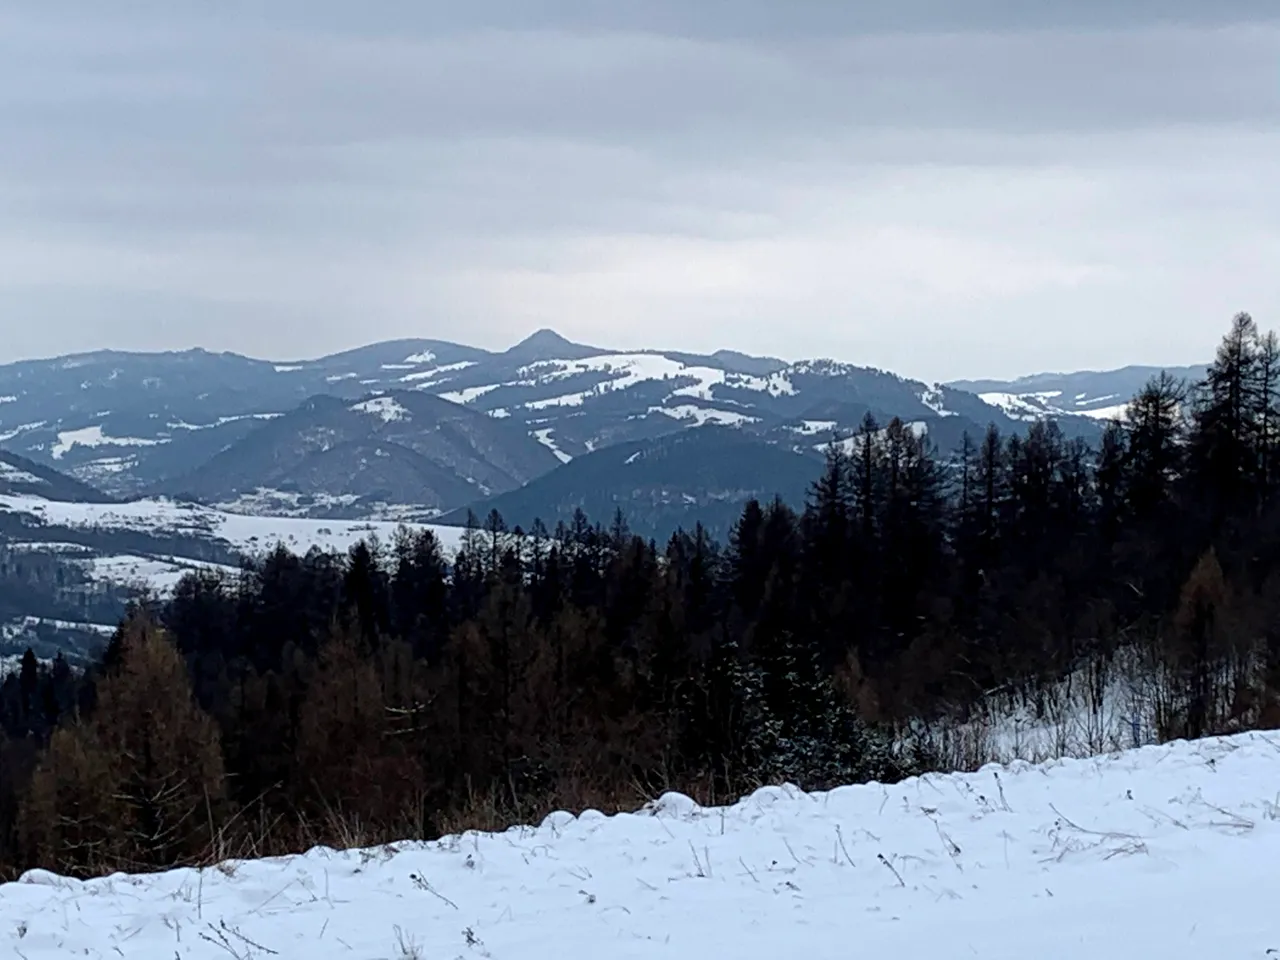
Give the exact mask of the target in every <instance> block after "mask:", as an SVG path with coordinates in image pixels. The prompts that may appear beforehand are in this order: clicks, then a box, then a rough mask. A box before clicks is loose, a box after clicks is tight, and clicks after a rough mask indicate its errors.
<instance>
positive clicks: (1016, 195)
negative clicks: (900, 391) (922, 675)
mask: <svg viewBox="0 0 1280 960" xmlns="http://www.w3.org/2000/svg"><path fill="white" fill-rule="evenodd" d="M961 7H963V8H964V16H963V17H961V15H960V13H959V12H958V11H959V9H960V8H961ZM1273 10H1274V4H1272V3H1265V4H1264V3H1243V2H1242V3H1234V4H1231V3H1219V4H1203V3H1194V4H1192V3H1189V2H1188V3H1184V4H1178V3H1168V2H1161V3H1155V2H1148V3H1142V2H1123V3H1115V2H1108V3H1102V2H1093V3H1074V4H1050V3H1036V4H1029V3H1025V2H1019V3H1013V2H997V0H987V2H982V3H970V4H955V3H944V2H941V0H934V2H924V0H916V2H908V3H895V4H888V3H885V4H865V5H864V4H832V3H827V2H819V0H802V2H796V3H791V4H776V3H772V2H765V0H733V2H729V0H700V2H699V3H696V4H686V3H676V2H675V0H661V2H651V3H645V4H630V5H621V4H614V3H604V2H594V3H592V2H576V3H575V2H570V0H561V2H536V0H525V2H516V0H509V2H507V3H498V2H493V0H488V2H479V3H469V4H465V5H464V4H436V3H428V4H423V3H408V2H403V3H392V2H383V3H377V2H374V3H371V4H362V5H359V6H357V5H354V4H346V3H338V2H336V0H323V2H317V0H311V2H308V3H306V4H303V3H301V2H295V0H277V2H273V3H271V4H250V3H247V2H242V3H234V4H227V5H223V6H219V7H217V8H216V13H215V12H214V8H213V7H212V6H211V5H200V6H199V7H197V6H196V5H194V4H192V5H184V4H180V3H179V4H174V3H168V4H159V3H154V4H147V3H142V2H136V0H122V2H121V3H119V4H112V5H111V6H110V7H109V8H107V7H102V6H99V5H96V4H93V5H91V4H89V3H87V2H84V0H80V2H66V3H60V4H49V5H48V6H47V7H46V8H30V9H28V11H26V12H21V13H19V12H7V11H6V9H5V6H4V2H3V0H0V129H3V130H4V131H5V135H4V137H3V138H0V212H3V214H4V217H3V219H0V318H3V319H0V326H2V327H3V328H4V332H5V335H4V336H3V337H0V361H3V360H6V359H12V358H16V357H18V356H24V355H35V354H48V353H54V352H63V351H68V350H75V349H83V348H88V347H95V346H104V345H116V346H129V347H144V348H145V347H154V348H171V347H184V346H189V345H193V344H197V343H199V344H203V345H206V346H209V347H212V348H219V349H221V348H227V349H238V350H242V351H245V352H250V353H257V354H264V355H271V356H296V355H309V354H316V353H320V352H324V351H327V350H330V349H334V348H338V347H341V346H347V345H350V344H353V343H356V342H359V341H361V340H366V339H369V338H373V337H379V336H387V337H390V336H410V335H423V336H444V337H455V338H457V339H462V340H467V341H470V342H477V343H481V344H483V345H487V346H501V345H504V344H505V343H507V342H509V341H510V340H512V339H514V338H517V337H519V336H522V335H523V334H525V333H527V332H529V330H531V329H532V328H533V327H535V326H540V325H544V324H551V325H554V326H556V327H557V328H559V329H560V330H562V332H565V333H566V334H568V335H573V336H578V337H581V338H583V339H591V340H595V341H599V342H604V343H608V344H614V345H618V346H621V347H638V346H645V345H665V346H679V347H686V348H690V349H701V348H715V347H719V346H726V345H728V346H734V347H737V348H740V349H747V350H759V351H762V352H772V353H776V354H780V355H784V356H800V355H813V354H832V355H837V356H841V357H843V358H846V359H849V360H853V361H858V362H867V363H875V364H879V365H884V366H891V367H894V368H896V369H899V370H901V371H902V372H904V373H909V374H914V375H919V376H929V377H934V376H936V377H950V376H961V375H982V374H996V375H998V374H1005V373H1008V374H1014V373H1020V372H1026V371H1028V370H1032V369H1039V368H1043V367H1049V366H1052V367H1068V366H1081V365H1090V366H1099V365H1109V364H1120V363H1125V362H1132V361H1149V362H1189V361H1191V360H1194V359H1199V358H1200V357H1202V356H1203V355H1204V354H1205V353H1206V352H1207V351H1208V350H1209V349H1211V347H1212V345H1213V342H1214V340H1215V339H1216V337H1217V336H1218V334H1219V332H1220V328H1221V327H1222V326H1223V325H1224V323H1225V321H1226V319H1227V318H1228V317H1229V315H1230V313H1231V312H1233V311H1234V310H1236V309H1240V308H1249V309H1252V310H1253V311H1254V312H1255V314H1257V315H1258V317H1259V319H1260V320H1261V321H1262V322H1263V323H1264V324H1266V323H1267V322H1269V321H1270V320H1271V318H1272V317H1274V316H1275V315H1276V314H1277V313H1278V312H1280V310H1278V309H1277V308H1280V291H1277V289H1276V287H1275V284H1274V283H1273V282H1271V281H1270V279H1269V277H1270V276H1271V274H1272V273H1273V272H1274V269H1273V265H1274V263H1275V262H1276V261H1275V258H1276V254H1277V253H1280V231H1278V230H1277V226H1276V225H1277V224H1280V188H1278V187H1277V186H1276V184H1278V183H1280V160H1278V159H1276V158H1280V87H1277V85H1276V83H1275V69H1276V64H1277V62H1280V21H1277V20H1274V19H1273V20H1271V21H1268V20H1267V19H1266V18H1267V17H1268V16H1272V17H1274V16H1275V14H1274V12H1273Z"/></svg>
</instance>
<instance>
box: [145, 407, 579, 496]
mask: <svg viewBox="0 0 1280 960" xmlns="http://www.w3.org/2000/svg"><path fill="white" fill-rule="evenodd" d="M558 464H559V460H557V458H556V457H555V456H554V454H553V453H552V452H551V451H550V450H549V449H547V447H546V446H545V445H543V444H540V443H538V442H537V441H536V440H535V439H533V438H532V437H530V436H528V435H527V434H526V433H524V431H522V430H520V429H519V428H518V427H516V426H513V425H511V424H508V423H504V422H503V421H501V420H496V419H494V418H492V417H486V416H484V415H482V414H479V413H476V412H474V411H472V410H467V409H466V408H464V407H461V406H459V405H457V404H453V403H449V402H447V401H445V400H441V399H440V398H438V397H433V396H430V395H427V394H421V393H407V392H398V393H391V394H383V395H378V396H374V397H369V398H365V399H362V400H358V401H356V402H354V403H353V402H351V401H349V400H344V399H339V398H337V397H331V396H318V397H313V398H311V399H310V400H308V401H307V402H306V403H304V404H303V405H302V406H300V407H298V408H297V409H296V410H293V411H291V412H289V413H287V414H285V415H283V416H281V417H278V418H276V419H273V420H271V421H270V422H268V423H266V424H265V425H263V426H261V427H260V428H259V429H258V430H256V431H254V432H253V433H251V434H250V435H248V436H247V437H245V438H244V439H242V440H240V441H238V442H236V443H235V444H233V445H232V446H230V447H229V448H227V449H226V450H223V451H222V452H221V453H219V454H217V455H216V456H214V457H213V458H212V459H211V460H209V461H208V462H207V463H205V464H203V465H202V466H200V467H199V468H198V469H196V470H194V471H192V472H190V473H188V474H185V475H183V476H181V477H178V478H176V479H174V480H171V481H167V482H165V483H164V484H162V485H160V486H159V487H157V488H156V489H155V490H154V491H152V492H153V493H155V494H170V495H181V496H185V497H191V498H193V499H196V500H199V501H203V502H209V503H222V504H227V503H234V502H237V501H241V500H243V499H245V498H249V499H250V500H254V499H255V498H256V499H257V500H259V501H261V500H264V499H265V500H268V501H270V500H271V499H273V498H274V500H275V501H276V502H277V505H281V504H284V505H290V504H291V505H292V508H293V509H298V510H301V512H306V513H308V514H310V515H314V516H367V515H373V514H377V513H378V512H379V511H380V510H385V509H387V508H395V509H396V510H400V511H401V514H402V515H404V514H405V508H407V514H408V515H413V514H430V513H432V512H435V511H440V510H446V509H449V508H451V507H456V506H458V505H460V504H463V503H466V502H467V501H469V500H473V499H475V498H477V497H481V496H488V495H490V494H494V493H501V492H504V491H507V490H511V489H514V488H516V487H518V486H520V485H522V484H524V483H526V482H528V481H529V480H532V479H534V478H535V477H538V476H541V475H542V474H544V473H547V472H549V471H550V470H553V469H554V468H555V467H556V466H557V465H558Z"/></svg>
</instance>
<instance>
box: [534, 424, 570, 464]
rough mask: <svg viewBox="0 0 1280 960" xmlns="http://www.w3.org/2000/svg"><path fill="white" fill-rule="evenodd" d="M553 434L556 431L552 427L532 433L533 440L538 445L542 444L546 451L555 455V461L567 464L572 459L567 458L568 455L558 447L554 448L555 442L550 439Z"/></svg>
mask: <svg viewBox="0 0 1280 960" xmlns="http://www.w3.org/2000/svg"><path fill="white" fill-rule="evenodd" d="M555 432H556V431H555V428H554V427H546V428H544V429H542V430H535V431H533V439H535V440H537V441H538V442H539V443H540V444H542V445H543V446H544V447H546V448H547V449H548V450H550V451H551V452H552V453H554V454H555V455H556V459H557V460H559V461H560V462H561V463H568V462H569V461H570V460H572V459H573V457H571V456H569V454H567V453H565V452H564V451H563V450H561V449H560V448H559V447H558V446H556V442H555V440H554V439H553V438H552V434H554V433H555Z"/></svg>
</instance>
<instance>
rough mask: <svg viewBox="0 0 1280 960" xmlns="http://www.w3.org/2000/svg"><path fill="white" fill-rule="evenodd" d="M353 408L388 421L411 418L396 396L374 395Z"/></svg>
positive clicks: (358, 411) (357, 411)
mask: <svg viewBox="0 0 1280 960" xmlns="http://www.w3.org/2000/svg"><path fill="white" fill-rule="evenodd" d="M351 409H352V410H354V411H355V412H356V413H367V414H370V415H371V416H375V417H381V418H382V420H383V421H385V422H386V423H394V422H395V421H397V420H407V419H409V411H408V410H406V409H405V408H404V407H403V406H402V405H401V403H400V401H398V400H397V399H396V398H395V397H374V398H373V399H371V400H366V401H364V402H363V403H357V404H356V405H355V406H353V407H352V408H351Z"/></svg>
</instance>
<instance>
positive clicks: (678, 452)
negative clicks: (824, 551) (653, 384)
mask: <svg viewBox="0 0 1280 960" xmlns="http://www.w3.org/2000/svg"><path fill="white" fill-rule="evenodd" d="M821 469H822V462H821V459H820V458H819V456H818V455H817V453H816V452H813V453H811V454H810V455H808V456H804V455H801V454H799V453H795V452H792V451H790V450H787V449H784V448H782V447H780V446H777V445H774V444H770V443H766V442H764V441H763V440H760V439H758V438H756V437H753V436H751V435H750V434H746V433H743V432H742V431H738V430H732V429H728V428H724V427H707V428H705V429H702V430H689V431H683V432H680V433H677V434H674V435H670V436H666V437H662V438H658V439H654V440H647V441H639V442H632V443H623V444H619V445H617V446H613V447H609V448H608V449H606V450H599V451H596V452H595V453H590V454H587V455H586V456H583V457H580V458H578V459H575V460H574V461H572V462H571V463H568V464H566V465H565V466H563V467H561V468H560V469H558V470H556V471H555V472H554V473H550V474H547V475H546V476H544V477H541V478H539V479H537V480H534V481H533V482H531V483H529V484H527V485H526V486H524V487H522V488H520V489H519V490H513V491H511V492H510V493H506V494H503V495H501V496H498V497H493V498H491V499H488V500H484V501H481V502H480V503H477V504H473V505H472V507H471V508H470V510H472V511H474V512H475V513H476V514H478V515H479V517H480V518H481V519H483V518H484V516H485V515H486V514H487V513H488V512H489V511H490V510H497V511H498V512H499V513H501V514H502V516H503V519H504V520H506V522H507V525H508V526H509V527H515V526H517V525H519V526H522V527H523V528H524V529H525V530H528V529H529V528H530V526H531V525H532V524H533V522H534V520H535V519H541V520H542V521H543V522H544V523H545V524H546V525H547V526H548V527H549V528H554V527H555V525H556V524H557V523H558V522H560V521H562V520H563V521H565V522H568V521H570V520H572V518H573V515H574V512H575V510H578V509H581V510H582V511H584V512H585V513H586V515H587V516H588V517H589V518H590V519H591V520H593V521H600V522H602V523H607V522H608V521H609V520H610V519H611V518H612V517H613V515H614V512H615V511H616V510H617V509H618V508H621V509H622V511H623V513H624V514H625V515H626V518H627V522H628V524H629V525H630V527H631V529H632V530H633V531H635V532H636V533H639V534H641V535H643V536H647V537H656V538H659V539H665V538H666V537H668V536H669V535H670V534H671V533H672V532H674V531H675V530H676V528H678V527H681V526H684V527H686V528H690V529H691V528H692V527H693V525H694V523H696V522H699V521H700V522H701V523H702V524H703V525H704V526H705V527H707V529H708V530H709V531H710V532H711V533H712V534H713V535H715V536H717V537H724V536H725V535H727V534H728V532H729V530H730V529H731V528H732V526H733V524H734V523H735V522H736V521H737V519H738V517H739V516H740V515H741V513H742V507H743V505H744V504H745V503H746V502H747V501H748V500H750V499H752V498H756V499H760V500H772V499H773V497H774V496H781V497H782V498H783V500H785V501H787V502H789V503H791V504H793V505H796V506H799V505H800V504H801V503H802V502H803V500H804V497H805V494H806V492H807V490H808V487H809V484H810V483H811V482H812V481H813V480H814V479H815V478H816V477H817V476H818V474H819V472H820V471H821ZM467 512H468V511H467V510H459V511H455V512H454V513H452V514H449V515H447V516H445V517H442V518H441V520H440V522H441V523H454V524H460V523H463V522H465V520H466V515H467Z"/></svg>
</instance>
